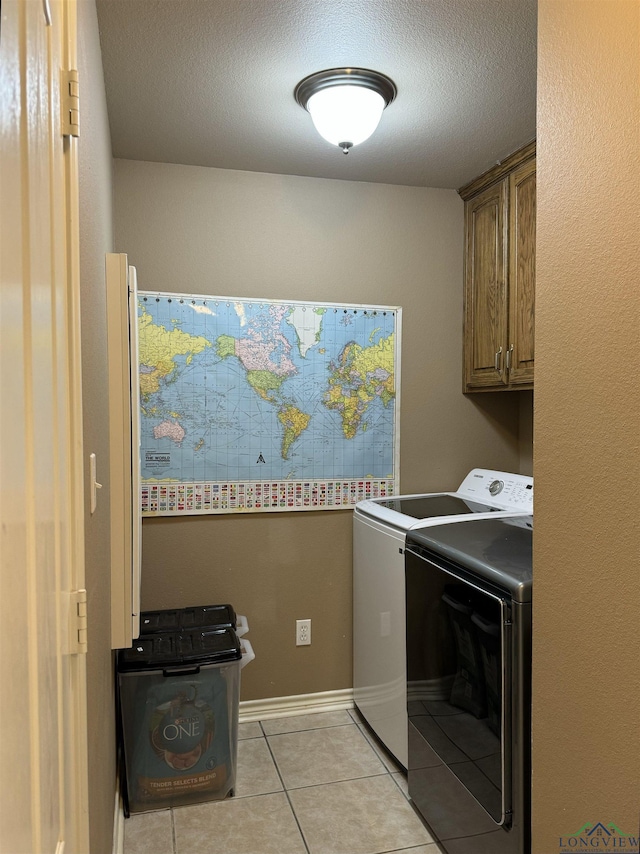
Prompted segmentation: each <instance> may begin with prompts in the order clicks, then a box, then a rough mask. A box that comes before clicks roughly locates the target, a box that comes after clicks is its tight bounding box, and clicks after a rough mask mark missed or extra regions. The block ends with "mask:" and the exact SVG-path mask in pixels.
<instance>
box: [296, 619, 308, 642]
mask: <svg viewBox="0 0 640 854" xmlns="http://www.w3.org/2000/svg"><path fill="white" fill-rule="evenodd" d="M310 645H311V620H296V646H310Z"/></svg>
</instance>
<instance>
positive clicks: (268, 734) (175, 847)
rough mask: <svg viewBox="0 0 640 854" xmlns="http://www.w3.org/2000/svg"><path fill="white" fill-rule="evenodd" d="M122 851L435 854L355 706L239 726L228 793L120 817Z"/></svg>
mask: <svg viewBox="0 0 640 854" xmlns="http://www.w3.org/2000/svg"><path fill="white" fill-rule="evenodd" d="M124 831H125V832H124V852H125V854H390V852H393V854H438V852H439V851H440V849H439V848H438V846H437V845H436V844H435V843H434V841H433V839H432V838H431V836H430V835H429V833H428V831H427V829H426V828H425V826H424V825H423V823H422V822H421V820H420V819H419V818H418V816H417V815H416V813H415V812H414V810H413V808H412V807H411V805H410V804H409V801H408V797H407V784H406V777H405V775H404V773H403V772H402V771H401V770H400V769H399V768H398V767H397V766H396V764H395V763H394V762H393V759H392V758H391V757H390V756H389V755H388V754H386V752H384V751H383V750H382V749H381V748H380V746H379V745H378V744H377V742H375V741H374V739H373V738H372V737H371V736H370V734H369V732H368V731H367V729H366V727H365V726H364V724H362V722H361V721H360V718H359V717H358V714H357V712H355V711H353V712H351V711H349V712H348V711H340V712H323V713H321V714H309V715H297V716H292V717H288V718H277V719H275V720H265V721H260V722H256V723H247V724H241V725H240V728H239V741H238V764H237V768H236V794H235V796H234V797H233V798H227V799H226V800H224V801H213V802H210V803H207V804H197V805H194V806H188V807H176V808H174V809H171V810H163V811H159V812H150V813H142V814H138V815H133V816H131V817H130V818H128V819H127V820H126V821H125V828H124Z"/></svg>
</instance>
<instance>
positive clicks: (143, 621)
mask: <svg viewBox="0 0 640 854" xmlns="http://www.w3.org/2000/svg"><path fill="white" fill-rule="evenodd" d="M214 626H215V627H217V628H220V629H223V628H230V629H235V627H236V612H235V611H234V609H233V607H232V606H231V605H195V606H192V607H189V608H171V609H168V610H164V611H143V612H142V613H141V614H140V634H141V635H145V634H149V633H150V632H180V631H184V630H185V629H203V628H206V627H214Z"/></svg>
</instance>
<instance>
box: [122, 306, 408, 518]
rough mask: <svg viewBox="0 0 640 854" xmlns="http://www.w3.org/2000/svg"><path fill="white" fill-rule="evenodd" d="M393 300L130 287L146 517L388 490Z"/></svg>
mask: <svg viewBox="0 0 640 854" xmlns="http://www.w3.org/2000/svg"><path fill="white" fill-rule="evenodd" d="M400 318H401V309H399V308H397V307H390V306H361V305H357V306H356V305H347V304H345V305H337V304H327V303H325V304H317V303H311V302H275V301H271V300H256V299H236V298H230V297H215V296H212V297H209V296H202V295H197V296H196V295H188V294H167V293H151V292H145V291H140V292H139V293H138V331H139V379H140V427H141V466H142V511H143V513H144V514H145V515H175V514H190V513H229V512H252V511H268V510H271V511H272V510H318V509H340V508H345V507H350V506H353V505H354V504H355V503H356V502H357V501H360V500H362V499H363V498H371V497H380V496H384V495H390V494H392V492H393V485H394V479H395V477H396V468H397V456H398V423H397V422H398V411H397V409H398V408H397V405H396V403H397V396H398V391H397V390H398V384H399V364H400V358H399V339H400Z"/></svg>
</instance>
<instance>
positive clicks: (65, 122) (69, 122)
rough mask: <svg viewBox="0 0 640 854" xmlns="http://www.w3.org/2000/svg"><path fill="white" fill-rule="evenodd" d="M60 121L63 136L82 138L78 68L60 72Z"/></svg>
mask: <svg viewBox="0 0 640 854" xmlns="http://www.w3.org/2000/svg"><path fill="white" fill-rule="evenodd" d="M60 119H61V122H62V136H80V84H79V82H78V70H77V69H76V68H70V69H69V70H68V71H66V70H64V69H63V70H62V71H61V72H60Z"/></svg>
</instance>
